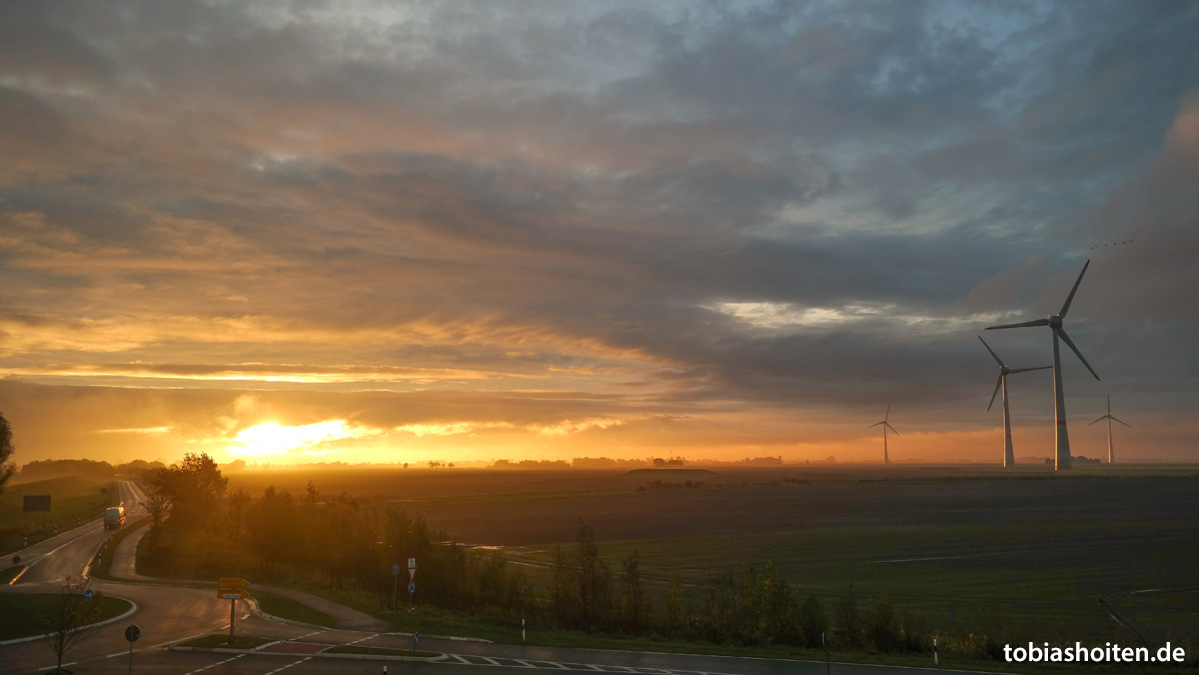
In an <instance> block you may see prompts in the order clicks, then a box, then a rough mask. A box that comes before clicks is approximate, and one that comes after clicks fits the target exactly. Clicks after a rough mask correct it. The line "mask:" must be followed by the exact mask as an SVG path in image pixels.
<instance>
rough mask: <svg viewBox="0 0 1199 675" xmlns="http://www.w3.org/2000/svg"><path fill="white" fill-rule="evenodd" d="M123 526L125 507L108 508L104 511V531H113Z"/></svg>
mask: <svg viewBox="0 0 1199 675" xmlns="http://www.w3.org/2000/svg"><path fill="white" fill-rule="evenodd" d="M124 524H125V506H124V505H123V504H122V505H121V506H110V507H108V508H107V509H104V529H106V530H115V529H117V528H120V527H121V526H122V525H124Z"/></svg>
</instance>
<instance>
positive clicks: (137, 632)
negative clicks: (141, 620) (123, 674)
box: [125, 623, 142, 675]
mask: <svg viewBox="0 0 1199 675" xmlns="http://www.w3.org/2000/svg"><path fill="white" fill-rule="evenodd" d="M141 636H142V629H140V628H138V627H137V624H136V623H134V624H130V625H129V627H128V628H126V629H125V639H126V640H128V641H129V675H133V643H134V642H137V639H138V638H139V637H141Z"/></svg>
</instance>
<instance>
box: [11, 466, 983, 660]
mask: <svg viewBox="0 0 1199 675" xmlns="http://www.w3.org/2000/svg"><path fill="white" fill-rule="evenodd" d="M119 489H120V492H121V498H122V499H123V500H124V502H125V508H126V513H127V514H128V516H129V517H130V518H132V517H133V516H135V515H138V514H139V513H140V508H141V507H140V502H141V500H142V499H144V497H145V495H144V493H142V492H141V490H140V489H139V488H138V487H137V486H136V485H135V484H133V483H132V482H129V481H121V482H120V483H119ZM106 537H107V534H106V533H105V531H104V527H103V524H102V521H101V520H96V521H94V522H91V523H87V524H85V525H82V526H80V527H78V528H75V529H74V530H71V531H70V532H65V533H63V534H61V535H59V536H57V537H55V538H54V539H51V540H48V541H46V542H42V543H41V544H38V545H36V546H31V547H29V548H28V549H25V550H24V551H19V552H18V554H19V555H20V556H21V558H22V561H23V562H29V563H30V566H29V568H28V569H27V570H26V571H25V573H24V574H22V575H21V577H19V578H18V579H17V580H16V581H15V583H14V584H12V585H5V586H3V588H0V592H27V593H28V592H53V591H54V590H56V589H58V588H60V587H61V585H62V579H63V578H65V577H66V576H68V575H70V576H74V577H79V576H81V575H82V574H83V573H84V570H85V568H86V566H87V564H88V562H89V561H90V559H91V557H92V555H93V554H94V553H95V551H96V550H97V549H98V548H99V547H100V545H101V544H102V543H103V541H104V539H105V538H106ZM133 539H134V538H133V537H130V538H128V539H126V541H125V542H124V543H123V545H122V547H121V548H122V551H121V556H122V557H124V556H126V555H129V554H131V553H132V551H128V552H126V551H125V550H124V549H125V546H124V544H132V543H133V541H132V540H133ZM11 555H12V554H9V556H8V557H11ZM91 588H94V589H96V590H99V591H102V592H104V593H105V594H107V595H111V596H115V597H120V598H125V599H127V600H130V601H132V602H134V603H136V604H137V611H136V612H135V613H134V614H133V616H130V617H127V618H126V619H123V620H121V621H118V622H116V623H113V624H109V625H107V626H103V627H100V628H98V629H95V630H94V631H93V632H92V633H91V634H89V635H88V636H87V637H86V638H85V639H84V640H82V641H81V642H80V643H79V644H78V645H77V646H75V647H73V648H72V649H71V651H69V652H68V653H67V655H66V658H65V659H64V665H67V664H70V665H69V666H67V667H68V668H69V669H71V670H73V671H74V672H76V673H110V674H113V675H116V674H118V673H127V672H128V669H129V643H128V642H126V641H125V638H124V631H125V627H126V626H128V625H130V624H133V623H136V624H137V625H138V626H139V627H140V628H141V631H142V637H141V640H139V641H138V642H137V643H135V649H134V655H133V667H134V668H133V669H134V672H140V673H175V674H178V675H193V674H196V673H199V672H200V671H203V673H204V674H205V675H211V674H213V673H225V674H238V675H240V674H246V675H251V674H255V675H272V674H274V673H279V672H281V671H286V672H287V673H288V675H302V674H305V673H351V674H354V673H362V674H366V673H372V674H377V673H381V672H384V666H385V665H386V666H387V667H388V669H389V672H390V673H392V674H393V675H394V674H396V673H404V674H405V675H409V674H412V675H494V674H496V673H515V672H522V673H529V671H541V672H545V673H548V672H551V671H554V672H587V673H597V672H599V673H647V674H649V673H652V674H654V675H701V674H707V675H783V674H787V675H820V674H823V673H825V672H826V670H825V669H826V666H825V664H824V663H821V662H811V661H789V660H781V659H757V658H747V657H720V656H696V655H686V654H659V653H652V652H626V651H614V650H599V649H573V648H558V647H538V646H521V645H501V644H486V643H474V642H463V641H451V640H435V639H425V640H422V642H421V645H420V647H421V648H422V649H428V650H433V651H441V652H445V653H446V654H448V657H447V658H445V659H443V660H442V661H438V662H398V661H373V660H357V659H338V658H330V657H325V656H317V655H316V654H315V652H316V651H318V650H321V649H324V648H326V647H328V646H330V645H337V644H347V643H354V644H357V645H360V646H371V647H390V648H393V649H408V648H411V646H412V642H411V639H410V638H409V637H406V636H399V635H389V634H382V633H372V632H356V631H346V630H333V629H316V628H311V627H302V626H292V625H289V624H282V623H277V622H274V621H269V620H266V619H265V618H261V617H259V616H256V615H252V614H250V613H249V607H248V605H247V603H246V602H245V601H241V602H238V603H237V605H238V607H237V613H238V617H237V632H238V633H239V634H253V635H258V636H261V637H267V638H273V639H276V640H280V643H279V644H277V645H274V646H271V647H268V648H267V649H264V650H262V651H260V652H256V653H251V654H229V653H214V652H190V651H172V650H169V649H168V647H169V646H170V645H171V644H173V643H175V642H179V641H181V640H183V639H185V638H188V637H191V636H195V635H203V634H207V633H219V632H224V631H228V630H229V601H227V600H220V599H217V597H216V592H215V590H216V589H215V587H213V588H189V587H182V586H173V585H166V584H162V585H158V584H147V583H121V582H116V581H101V580H92V581H91ZM53 665H54V654H53V652H52V651H51V650H50V649H49V648H48V647H47V646H46V644H45V643H44V642H43V641H41V640H36V641H32V642H24V643H19V644H10V645H0V673H38V672H46V671H47V670H49V669H50V668H51V667H53ZM929 665H930V666H931V665H932V664H931V663H930V664H929ZM921 670H923V669H920V668H911V667H892V666H867V665H854V664H837V663H834V664H832V666H831V669H830V670H829V671H828V672H831V673H836V674H837V675H883V674H894V673H903V672H919V671H921ZM937 672H940V673H949V674H951V675H953V674H956V673H961V674H962V675H965V673H966V671H953V670H946V669H937Z"/></svg>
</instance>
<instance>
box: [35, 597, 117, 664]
mask: <svg viewBox="0 0 1199 675" xmlns="http://www.w3.org/2000/svg"><path fill="white" fill-rule="evenodd" d="M89 583H90V582H89V581H84V580H83V579H75V578H74V577H67V578H66V579H65V580H64V586H63V592H62V593H60V594H58V595H57V596H56V597H55V598H54V603H53V606H52V607H51V608H50V611H49V612H48V613H47V614H46V615H45V616H43V617H42V618H41V623H42V629H43V630H45V631H46V637H45V639H46V644H47V645H48V646H49V647H50V649H51V650H53V651H54V655H55V656H56V657H58V664H57V667H56V668H55V669H54V671H52V672H55V673H70V672H71V671H69V670H63V667H62V657H63V655H64V654H66V653H67V650H69V649H70V648H71V647H73V646H75V645H76V644H78V643H79V642H81V641H82V640H84V639H85V638H87V637H88V636H89V635H91V633H92V629H93V628H94V627H95V626H94V625H93V624H95V623H96V620H97V619H98V618H99V616H100V611H101V605H102V604H103V602H104V595H103V594H102V593H93V594H92V596H91V599H90V600H89V599H88V598H87V596H86V595H85V594H86V593H87V586H88V584H89Z"/></svg>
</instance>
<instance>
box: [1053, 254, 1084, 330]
mask: <svg viewBox="0 0 1199 675" xmlns="http://www.w3.org/2000/svg"><path fill="white" fill-rule="evenodd" d="M1090 266H1091V261H1090V260H1088V261H1087V264H1085V265H1083V266H1082V271H1081V272H1079V273H1078V280H1077V281H1075V282H1074V288H1071V289H1070V295H1068V296H1066V304H1064V305H1062V311H1060V312H1058V313H1057V315H1058V316H1060V317H1062V318H1063V319H1064V318H1066V312H1069V311H1070V303H1071V302H1074V294H1075V293H1077V292H1078V285H1079V284H1081V283H1082V275H1084V274H1086V273H1087V268H1088V267H1090Z"/></svg>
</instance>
